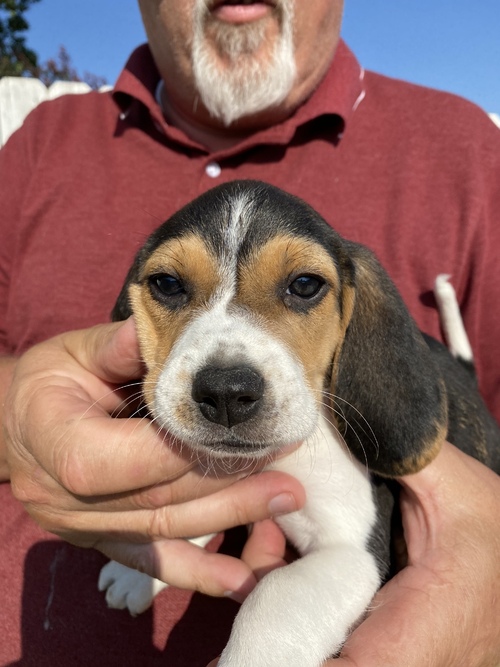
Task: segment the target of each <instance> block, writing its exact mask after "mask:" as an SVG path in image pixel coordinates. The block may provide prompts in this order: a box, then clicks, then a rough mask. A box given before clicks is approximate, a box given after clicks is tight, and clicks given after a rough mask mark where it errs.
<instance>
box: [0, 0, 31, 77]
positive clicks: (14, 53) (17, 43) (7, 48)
mask: <svg viewBox="0 0 500 667" xmlns="http://www.w3.org/2000/svg"><path fill="white" fill-rule="evenodd" d="M35 2H40V0H0V77H1V76H23V75H24V76H26V75H30V74H33V72H34V70H35V69H36V67H37V64H38V58H37V55H36V53H35V52H34V51H32V50H31V49H29V48H28V47H27V46H26V37H25V33H26V31H27V30H28V28H29V24H28V22H27V21H26V18H25V14H26V12H27V10H28V9H29V8H30V6H31V5H33V4H34V3H35Z"/></svg>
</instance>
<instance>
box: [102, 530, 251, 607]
mask: <svg viewBox="0 0 500 667" xmlns="http://www.w3.org/2000/svg"><path fill="white" fill-rule="evenodd" d="M99 550H100V551H102V552H103V553H104V554H105V555H106V556H108V557H109V558H111V559H112V560H117V561H118V562H122V563H123V564H125V565H128V566H129V567H132V568H134V569H138V570H140V571H141V572H146V573H147V574H149V575H150V576H152V577H154V578H155V579H160V580H161V581H164V582H165V583H167V584H170V585H171V586H176V587H177V588H183V589H187V590H193V591H198V592H200V593H204V594H206V595H212V596H216V597H230V598H232V599H235V600H237V601H242V600H243V599H244V598H245V597H246V596H247V595H248V593H249V592H250V591H251V590H252V589H253V588H254V586H255V584H256V580H255V576H254V574H253V573H252V571H251V570H250V568H249V567H248V566H247V565H246V564H245V563H243V562H242V561H241V560H240V559H239V558H233V557H231V556H227V555H225V554H219V553H211V552H208V551H206V550H205V549H203V548H201V547H199V546H196V545H194V544H192V543H191V542H188V541H187V540H162V541H159V542H155V543H154V544H148V545H130V544H123V543H116V542H103V543H101V544H100V545H99Z"/></svg>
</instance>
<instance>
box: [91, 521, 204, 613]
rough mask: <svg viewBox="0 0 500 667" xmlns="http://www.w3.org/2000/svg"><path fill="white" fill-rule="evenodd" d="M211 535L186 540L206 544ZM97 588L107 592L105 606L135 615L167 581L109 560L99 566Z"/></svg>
mask: <svg viewBox="0 0 500 667" xmlns="http://www.w3.org/2000/svg"><path fill="white" fill-rule="evenodd" d="M212 537H213V534H212V535H203V536H202V537H197V538H194V539H192V540H189V541H190V542H191V543H192V544H196V545H197V546H199V547H205V546H206V545H207V544H208V543H209V542H210V540H211V539H212ZM97 587H98V589H99V590H100V591H106V603H107V605H108V607H110V608H111V609H128V610H129V612H130V613H131V615H132V616H137V615H138V614H142V613H143V612H144V611H146V609H149V607H150V606H151V605H152V604H153V600H154V598H155V597H156V596H157V595H158V593H160V592H161V591H162V590H163V589H165V588H167V587H168V584H166V583H165V582H163V581H160V580H159V579H154V578H153V577H150V576H149V575H148V574H144V573H143V572H139V571H138V570H134V569H132V568H130V567H127V566H126V565H121V564H120V563H117V562H116V561H113V560H112V561H110V562H109V563H107V564H106V565H105V566H104V567H103V568H102V570H101V572H100V574H99V581H98V584H97Z"/></svg>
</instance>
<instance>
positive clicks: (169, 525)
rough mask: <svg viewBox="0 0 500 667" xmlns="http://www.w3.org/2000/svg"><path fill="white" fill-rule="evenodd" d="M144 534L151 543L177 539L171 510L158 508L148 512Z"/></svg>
mask: <svg viewBox="0 0 500 667" xmlns="http://www.w3.org/2000/svg"><path fill="white" fill-rule="evenodd" d="M146 534H147V536H148V538H149V539H150V540H152V541H156V540H161V539H164V538H169V539H172V538H175V537H179V536H178V535H176V531H175V526H174V521H173V516H172V511H171V508H169V507H158V508H156V509H154V510H152V511H151V512H150V514H149V521H148V524H147V528H146Z"/></svg>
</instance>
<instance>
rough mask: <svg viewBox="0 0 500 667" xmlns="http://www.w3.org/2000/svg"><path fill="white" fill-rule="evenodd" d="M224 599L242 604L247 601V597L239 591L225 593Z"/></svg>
mask: <svg viewBox="0 0 500 667" xmlns="http://www.w3.org/2000/svg"><path fill="white" fill-rule="evenodd" d="M224 597H225V598H229V599H230V600H234V601H235V602H238V603H239V604H241V603H242V602H243V601H244V600H245V597H246V596H245V595H242V594H241V593H238V592H237V591H225V593H224Z"/></svg>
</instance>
